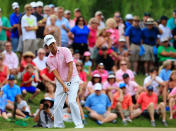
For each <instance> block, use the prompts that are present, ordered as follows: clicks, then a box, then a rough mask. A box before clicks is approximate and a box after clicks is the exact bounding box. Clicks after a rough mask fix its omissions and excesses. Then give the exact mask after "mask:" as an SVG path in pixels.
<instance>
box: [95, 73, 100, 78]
mask: <svg viewBox="0 0 176 131" xmlns="http://www.w3.org/2000/svg"><path fill="white" fill-rule="evenodd" d="M93 77H96V78H101V76H100V75H99V74H94V75H93Z"/></svg>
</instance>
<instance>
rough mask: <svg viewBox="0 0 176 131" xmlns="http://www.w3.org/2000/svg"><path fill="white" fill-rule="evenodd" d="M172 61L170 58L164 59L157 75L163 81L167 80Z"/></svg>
mask: <svg viewBox="0 0 176 131" xmlns="http://www.w3.org/2000/svg"><path fill="white" fill-rule="evenodd" d="M171 67H172V62H171V61H170V60H167V61H164V62H163V65H162V66H161V68H160V71H159V76H160V77H161V79H162V80H163V81H169V78H170V75H171V72H172V71H171Z"/></svg>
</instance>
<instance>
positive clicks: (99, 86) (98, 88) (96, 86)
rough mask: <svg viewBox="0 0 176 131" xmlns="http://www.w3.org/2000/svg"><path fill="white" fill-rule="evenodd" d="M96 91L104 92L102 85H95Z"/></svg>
mask: <svg viewBox="0 0 176 131" xmlns="http://www.w3.org/2000/svg"><path fill="white" fill-rule="evenodd" d="M94 90H96V91H101V90H102V85H101V84H100V83H97V84H95V85H94Z"/></svg>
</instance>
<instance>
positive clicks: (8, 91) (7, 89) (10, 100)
mask: <svg viewBox="0 0 176 131" xmlns="http://www.w3.org/2000/svg"><path fill="white" fill-rule="evenodd" d="M14 81H15V76H14V75H9V77H8V83H7V84H6V85H4V86H3V87H2V91H3V93H4V94H5V95H6V96H7V105H6V109H8V110H11V111H14V102H15V97H16V96H17V95H21V91H20V87H19V86H17V85H15V84H14ZM16 115H17V116H18V118H25V115H24V114H23V113H22V112H21V111H20V110H19V109H16Z"/></svg>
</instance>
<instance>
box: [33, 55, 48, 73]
mask: <svg viewBox="0 0 176 131" xmlns="http://www.w3.org/2000/svg"><path fill="white" fill-rule="evenodd" d="M46 60H47V57H46V56H45V57H44V58H43V60H40V59H39V57H38V56H37V57H36V58H35V59H34V60H33V62H34V63H35V64H36V66H37V67H38V68H39V70H43V69H44V68H46Z"/></svg>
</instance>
